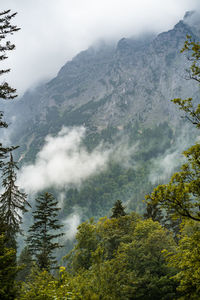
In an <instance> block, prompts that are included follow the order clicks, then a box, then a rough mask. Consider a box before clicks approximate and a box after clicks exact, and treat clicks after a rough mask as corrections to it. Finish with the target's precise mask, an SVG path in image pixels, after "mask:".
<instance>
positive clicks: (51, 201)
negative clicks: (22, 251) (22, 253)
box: [27, 192, 63, 270]
mask: <svg viewBox="0 0 200 300" xmlns="http://www.w3.org/2000/svg"><path fill="white" fill-rule="evenodd" d="M57 204H58V201H57V200H56V199H55V198H54V196H53V195H52V194H50V193H47V192H45V193H44V194H41V195H40V196H39V197H38V198H37V199H36V210H35V212H33V218H34V224H33V225H32V226H31V227H30V229H29V234H30V235H29V236H28V238H27V242H28V245H29V251H30V253H31V254H32V255H33V257H34V259H35V261H36V263H37V265H38V267H39V268H40V269H41V270H42V269H46V270H50V269H52V268H54V266H53V265H54V264H55V263H56V257H55V256H54V255H53V252H54V250H56V249H58V248H60V247H62V245H60V244H59V243H58V241H57V239H58V238H59V237H61V236H62V235H63V233H60V231H59V230H60V228H61V227H62V226H63V225H60V224H59V223H58V218H57V216H58V212H59V210H60V208H58V207H57Z"/></svg>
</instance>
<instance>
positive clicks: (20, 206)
mask: <svg viewBox="0 0 200 300" xmlns="http://www.w3.org/2000/svg"><path fill="white" fill-rule="evenodd" d="M17 169H18V166H17V163H16V162H15V161H14V160H13V156H12V152H11V153H10V160H9V161H8V162H7V163H5V164H4V167H3V169H2V178H3V181H2V185H3V187H4V188H5V191H4V192H3V194H1V196H0V220H1V222H2V223H3V224H4V225H3V226H4V234H5V238H6V241H7V246H8V247H13V248H16V245H15V238H16V234H17V233H18V232H20V224H21V222H22V213H24V212H27V209H26V206H30V204H29V203H28V202H27V200H26V198H27V195H26V194H25V193H24V192H21V191H20V190H19V187H18V186H17V185H16V179H17V177H16V172H15V170H17Z"/></svg>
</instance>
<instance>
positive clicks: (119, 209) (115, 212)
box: [111, 200, 126, 218]
mask: <svg viewBox="0 0 200 300" xmlns="http://www.w3.org/2000/svg"><path fill="white" fill-rule="evenodd" d="M125 215H126V213H125V211H124V206H123V205H122V201H121V200H117V201H116V202H115V204H114V206H113V208H112V216H111V218H119V217H121V216H125Z"/></svg>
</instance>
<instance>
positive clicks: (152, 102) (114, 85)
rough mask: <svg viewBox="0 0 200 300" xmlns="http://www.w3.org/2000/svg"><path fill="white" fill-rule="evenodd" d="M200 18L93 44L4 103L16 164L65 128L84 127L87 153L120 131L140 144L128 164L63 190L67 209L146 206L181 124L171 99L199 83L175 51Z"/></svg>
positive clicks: (195, 32)
mask: <svg viewBox="0 0 200 300" xmlns="http://www.w3.org/2000/svg"><path fill="white" fill-rule="evenodd" d="M198 20H199V19H198V18H197V17H196V13H194V12H193V13H191V12H189V13H186V15H185V17H184V19H183V20H181V21H180V22H179V23H178V24H176V25H175V26H174V28H173V29H172V30H169V31H167V32H163V33H160V34H159V35H157V36H155V35H145V36H142V37H140V38H122V39H121V40H120V41H119V42H118V43H117V44H109V45H108V44H106V43H100V44H99V45H96V46H93V47H90V48H89V49H87V50H86V51H83V52H81V53H79V54H78V55H77V56H76V57H74V58H73V59H72V60H71V61H69V62H67V63H66V64H65V65H64V66H63V67H62V68H61V70H60V71H59V73H58V75H57V76H56V77H55V78H53V79H52V80H51V81H49V82H48V83H46V84H44V85H41V86H39V87H37V88H35V89H34V90H30V91H27V92H26V93H25V94H24V96H23V97H22V98H21V99H19V100H18V101H16V102H15V104H9V105H8V107H7V108H5V111H6V113H7V114H8V115H9V116H11V117H12V120H13V116H14V117H15V118H14V119H15V121H12V123H13V125H12V126H14V128H15V130H14V131H13V134H11V140H12V143H14V144H19V145H21V147H20V151H19V154H18V155H20V156H21V158H23V159H22V160H21V164H24V163H27V162H31V161H32V162H33V161H34V159H35V157H36V154H37V153H38V151H39V150H40V149H41V147H42V145H43V144H44V138H45V136H46V135H48V134H52V135H56V134H57V133H58V132H59V131H60V129H61V128H62V126H67V127H68V126H80V125H83V126H85V127H86V129H87V135H86V138H85V141H84V142H85V145H86V147H87V148H88V150H89V151H92V149H94V148H95V147H96V146H97V145H98V144H99V143H101V142H103V143H109V144H111V145H115V144H116V141H117V143H118V144H119V143H120V140H122V141H124V138H125V137H126V140H128V144H129V146H130V147H131V146H132V145H134V144H135V143H139V145H140V146H139V151H138V152H137V153H136V154H134V155H132V156H131V159H130V161H131V162H129V163H130V165H129V166H126V167H125V166H124V165H123V166H122V165H121V164H120V162H116V161H115V162H111V163H110V165H109V167H108V169H107V170H106V171H104V172H103V173H101V174H98V175H95V176H94V177H92V178H89V179H88V180H86V182H85V183H84V184H83V185H82V187H81V188H80V189H76V188H71V189H70V190H68V191H67V192H66V199H67V200H66V201H65V205H64V206H65V208H64V212H65V213H66V214H67V213H70V212H72V211H73V207H75V206H79V207H81V208H82V209H83V210H84V218H87V217H91V216H97V217H99V216H102V215H104V214H105V213H108V212H109V210H110V208H111V207H112V205H113V203H114V201H115V200H116V198H120V199H121V200H122V201H124V202H126V203H127V206H128V207H129V208H131V209H135V210H142V209H143V204H142V202H141V200H142V199H143V197H144V194H145V193H146V192H150V191H151V189H152V187H153V185H154V183H155V182H154V181H152V182H150V180H149V176H150V173H151V172H152V168H153V167H154V160H156V159H157V160H159V158H160V157H161V156H163V155H165V154H169V153H171V152H170V151H172V152H173V151H175V148H176V146H177V144H176V141H177V137H178V135H180V132H181V130H182V127H183V124H184V123H185V121H183V120H182V119H181V118H180V113H179V111H178V109H177V107H176V106H175V105H174V104H172V103H171V101H170V100H171V99H173V98H176V97H182V98H186V97H193V98H194V99H197V98H198V92H199V90H198V86H197V85H196V84H195V83H194V82H192V81H189V80H185V76H186V72H185V69H186V68H187V67H188V66H189V62H188V60H187V58H186V57H185V56H184V55H183V54H180V50H181V48H182V47H183V45H184V41H185V40H186V35H188V34H189V35H191V36H193V37H194V38H195V39H197V40H198V39H199V37H200V24H199V21H198ZM122 155H123V153H122ZM135 161H137V164H138V165H139V166H138V167H137V168H134V167H133V165H134V162H135ZM168 175H170V174H168ZM161 177H162V176H161ZM163 178H164V177H163ZM159 180H160V179H158V180H157V181H159ZM163 180H164V179H163ZM67 209H68V210H67Z"/></svg>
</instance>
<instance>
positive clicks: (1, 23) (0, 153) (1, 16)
mask: <svg viewBox="0 0 200 300" xmlns="http://www.w3.org/2000/svg"><path fill="white" fill-rule="evenodd" d="M15 15H16V13H14V14H11V13H10V10H6V11H2V12H0V61H4V60H5V59H7V54H6V53H7V51H11V50H13V49H15V45H14V44H12V43H11V42H10V41H7V40H6V38H7V36H8V35H10V34H11V35H12V34H13V33H14V32H16V31H18V30H19V29H20V28H17V26H14V25H11V23H10V22H11V19H12V18H13V17H15ZM8 72H10V69H2V70H0V75H4V74H6V73H8ZM15 97H17V95H16V89H14V88H11V87H10V86H9V84H8V83H7V82H3V83H1V84H0V99H3V100H8V99H13V98H15ZM6 127H8V124H7V123H6V121H4V120H3V112H2V111H0V128H6ZM15 148H17V147H5V146H3V144H2V143H1V142H0V168H1V167H2V166H3V162H2V160H3V159H4V158H5V157H6V153H8V152H9V151H11V150H13V149H15Z"/></svg>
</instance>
